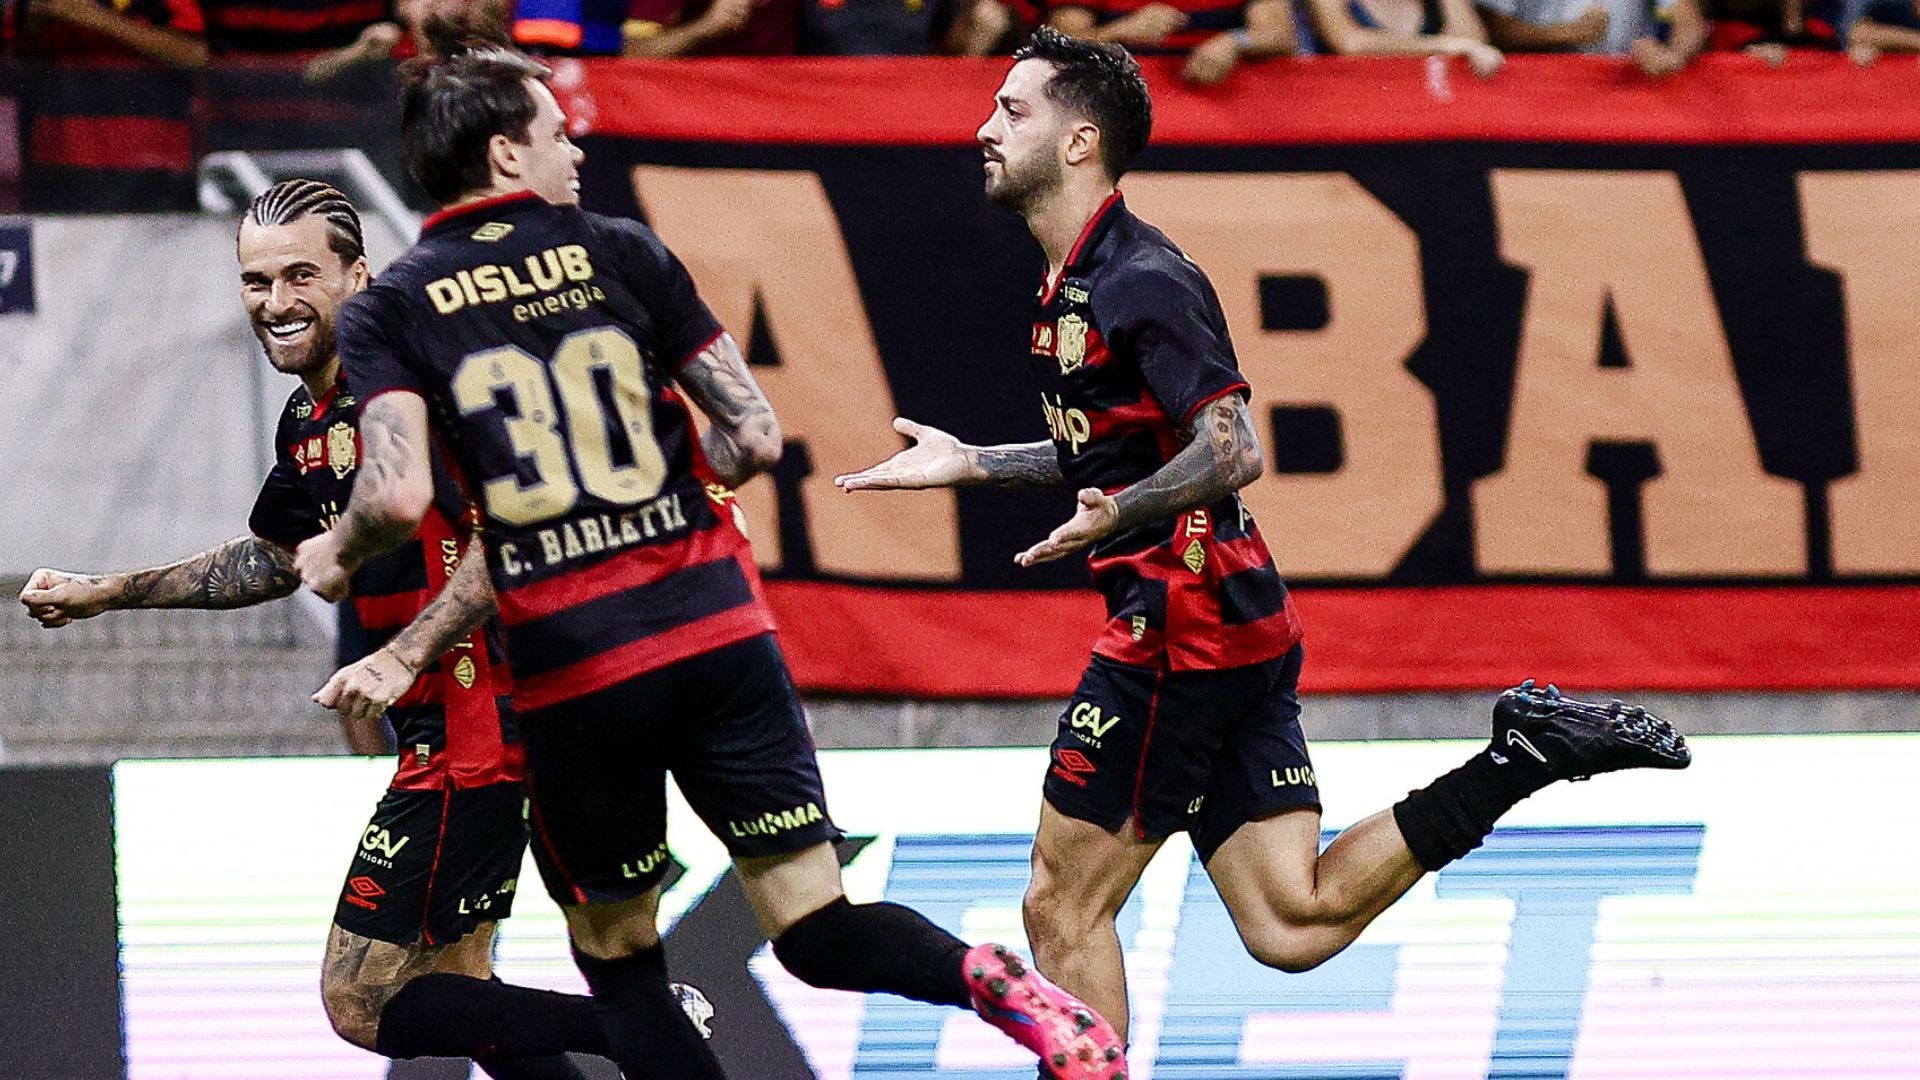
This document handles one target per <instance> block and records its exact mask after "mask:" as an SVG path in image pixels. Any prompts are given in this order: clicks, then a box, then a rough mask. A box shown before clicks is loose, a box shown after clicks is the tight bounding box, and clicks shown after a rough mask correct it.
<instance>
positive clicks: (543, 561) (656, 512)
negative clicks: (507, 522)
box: [499, 493, 687, 577]
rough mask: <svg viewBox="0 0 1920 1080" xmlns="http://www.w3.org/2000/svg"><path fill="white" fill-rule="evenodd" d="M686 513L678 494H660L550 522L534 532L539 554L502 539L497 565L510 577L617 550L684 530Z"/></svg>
mask: <svg viewBox="0 0 1920 1080" xmlns="http://www.w3.org/2000/svg"><path fill="white" fill-rule="evenodd" d="M686 528H687V515H686V514H685V513H684V512H683V511H682V510H681V508H680V496H679V495H678V494H677V493H676V494H672V495H662V496H660V497H659V498H657V499H655V500H653V501H652V502H646V503H641V504H640V505H639V506H636V507H634V508H633V509H631V510H623V511H621V512H620V513H617V514H595V515H593V516H591V517H581V518H575V519H574V520H572V521H563V522H561V523H560V524H558V525H550V526H548V527H547V528H544V529H541V530H540V531H539V532H537V533H535V534H534V539H535V541H536V542H538V543H539V545H540V554H539V555H538V556H537V559H538V562H536V561H535V559H536V556H534V555H532V554H523V553H522V551H521V548H520V545H518V544H515V543H513V542H512V541H502V542H501V543H500V545H499V552H500V569H502V570H504V571H506V572H507V573H508V574H509V575H511V576H513V577H519V576H520V575H521V574H525V573H527V572H529V571H531V570H535V569H543V568H547V567H553V566H559V565H560V564H562V563H565V562H568V561H570V560H573V559H581V558H585V557H586V556H589V555H598V554H600V553H602V552H605V551H617V550H619V549H620V548H623V547H630V546H632V545H634V544H638V543H643V542H645V541H648V540H653V539H656V538H658V537H661V536H671V535H673V534H674V533H678V532H684V531H685V530H686Z"/></svg>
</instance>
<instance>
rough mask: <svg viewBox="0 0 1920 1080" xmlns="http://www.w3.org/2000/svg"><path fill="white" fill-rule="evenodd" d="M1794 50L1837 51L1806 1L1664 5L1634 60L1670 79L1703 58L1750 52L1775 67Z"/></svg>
mask: <svg viewBox="0 0 1920 1080" xmlns="http://www.w3.org/2000/svg"><path fill="white" fill-rule="evenodd" d="M1789 46H1797V47H1802V48H1815V49H1837V48H1839V47H1840V38H1839V34H1838V33H1837V32H1836V31H1835V29H1834V27H1833V26H1832V24H1830V23H1828V22H1827V21H1825V20H1824V19H1822V18H1819V17H1811V18H1810V17H1808V14H1807V7H1806V2H1805V0H1661V2H1660V3H1658V4H1657V6H1656V7H1655V9H1654V22H1653V24H1652V26H1651V28H1650V32H1649V33H1647V34H1645V35H1644V36H1642V37H1641V38H1639V39H1638V40H1636V41H1635V42H1634V43H1633V59H1634V63H1636V64H1638V65H1639V67H1640V70H1641V71H1643V72H1646V74H1647V75H1649V76H1651V77H1653V78H1659V77H1661V76H1665V75H1671V74H1673V73H1674V72H1676V71H1679V70H1680V69H1681V68H1684V67H1686V66H1687V64H1688V63H1690V62H1691V61H1692V60H1693V58H1694V57H1696V56H1698V55H1700V54H1701V53H1703V52H1706V51H1708V50H1712V51H1714V52H1748V53H1751V54H1753V55H1755V56H1757V57H1759V58H1760V59H1762V60H1764V61H1766V62H1767V63H1768V64H1771V65H1773V66H1775V67H1778V66H1780V65H1781V64H1783V63H1785V62H1786V59H1787V49H1788V47H1789Z"/></svg>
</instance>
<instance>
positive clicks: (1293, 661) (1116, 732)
mask: <svg viewBox="0 0 1920 1080" xmlns="http://www.w3.org/2000/svg"><path fill="white" fill-rule="evenodd" d="M1301 656H1302V653H1301V649H1300V646H1298V645H1295V646H1294V647H1293V649H1292V651H1290V652H1288V653H1287V654H1286V655H1284V656H1279V657H1275V658H1274V659H1272V660H1268V661H1266V662H1264V663H1260V664H1250V665H1248V666H1246V667H1238V668H1222V669H1219V670H1214V671H1168V670H1166V669H1164V668H1145V667H1135V666H1133V665H1130V664H1121V663H1116V662H1115V661H1112V660H1109V659H1107V658H1106V657H1103V656H1095V657H1094V658H1093V662H1092V663H1091V664H1089V665H1088V667H1087V671H1086V674H1085V675H1083V676H1081V678H1080V686H1079V688H1078V689H1077V690H1075V691H1074V693H1073V699H1072V700H1071V701H1069V702H1068V703H1067V707H1066V710H1065V711H1064V712H1062V713H1061V714H1060V733H1059V734H1058V735H1056V736H1055V737H1054V740H1053V759H1052V761H1051V762H1049V764H1048V767H1047V780H1046V788H1045V791H1046V797H1047V802H1049V803H1051V804H1052V805H1053V807H1054V809H1056V810H1058V811H1060V812H1061V813H1063V814H1065V815H1067V816H1068V817H1071V818H1078V819H1080V820H1082V821H1089V822H1092V823H1093V824H1095V825H1098V826H1100V827H1101V828H1103V829H1107V830H1109V831H1112V830H1117V829H1119V828H1120V827H1121V826H1122V825H1129V824H1130V827H1131V828H1132V829H1133V830H1134V832H1135V835H1137V836H1139V837H1140V838H1142V839H1156V840H1157V839H1164V838H1166V837H1168V836H1171V835H1173V834H1174V833H1177V832H1185V833H1188V834H1190V835H1191V836H1192V838H1193V846H1194V850H1196V851H1198V852H1199V854H1200V858H1201V860H1202V861H1203V862H1204V861H1205V860H1207V859H1210V858H1212V857H1213V853H1214V852H1216V851H1218V850H1219V849H1220V845H1221V844H1224V843H1226V841H1227V838H1228V837H1229V836H1232V835H1233V833H1234V830H1236V829H1238V828H1239V827H1240V826H1242V825H1245V824H1246V823H1247V822H1250V821H1258V820H1260V819H1261V818H1267V817H1272V816H1273V815H1275V814H1278V813H1281V812H1283V811H1287V810H1293V809H1297V808H1299V807H1306V806H1310V807H1318V806H1319V805H1320V789H1319V787H1318V786H1317V785H1316V783H1315V781H1314V776H1313V763H1312V761H1311V760H1310V759H1309V758H1308V757H1307V740H1306V736H1305V734H1304V733H1302V732H1301V730H1300V697H1299V683H1300V661H1301Z"/></svg>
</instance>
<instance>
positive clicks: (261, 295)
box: [240, 214, 367, 376]
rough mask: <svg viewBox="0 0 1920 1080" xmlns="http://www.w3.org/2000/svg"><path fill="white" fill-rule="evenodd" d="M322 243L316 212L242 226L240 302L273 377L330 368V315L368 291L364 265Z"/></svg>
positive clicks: (323, 223) (323, 227)
mask: <svg viewBox="0 0 1920 1080" xmlns="http://www.w3.org/2000/svg"><path fill="white" fill-rule="evenodd" d="M327 241H328V226H327V219H326V218H324V217H322V216H320V215H318V214H308V215H305V216H303V217H298V218H295V219H293V220H292V221H289V222H287V223H286V224H284V225H258V224H255V223H254V222H253V221H251V220H248V221H246V222H244V223H243V224H242V225H241V226H240V299H241V301H242V302H243V303H244V304H245V305H246V308H247V318H248V320H249V321H250V322H251V323H252V324H253V334H254V336H255V337H257V338H259V339H260V345H261V347H262V348H264V349H265V350H266V352H267V362H268V363H270V364H272V365H273V367H274V370H276V371H280V372H284V373H286V374H288V375H303V376H304V375H311V374H313V373H315V372H318V371H320V370H321V369H323V368H324V367H326V365H327V364H329V363H331V362H332V361H333V358H334V352H335V345H334V337H333V320H334V316H335V315H336V314H337V313H338V312H339V310H340V305H341V304H343V303H346V301H347V298H348V297H350V296H352V295H353V294H355V293H357V292H359V291H360V290H362V289H364V288H366V287H367V261H366V260H365V259H355V260H353V261H352V262H347V261H346V260H344V259H342V258H341V257H340V255H339V253H337V252H335V251H334V250H333V248H331V247H330V246H328V242H327Z"/></svg>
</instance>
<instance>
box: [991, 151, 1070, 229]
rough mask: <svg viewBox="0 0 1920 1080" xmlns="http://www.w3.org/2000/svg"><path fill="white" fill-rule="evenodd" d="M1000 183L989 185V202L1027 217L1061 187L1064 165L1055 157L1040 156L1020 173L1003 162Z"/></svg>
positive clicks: (1024, 164)
mask: <svg viewBox="0 0 1920 1080" xmlns="http://www.w3.org/2000/svg"><path fill="white" fill-rule="evenodd" d="M999 161H1000V179H999V180H998V181H994V180H988V181H987V198H989V199H992V200H993V201H994V202H996V203H999V204H1000V205H1001V206H1004V207H1006V208H1007V209H1009V210H1011V211H1013V212H1014V213H1016V214H1021V215H1024V214H1026V212H1027V211H1028V210H1030V209H1031V208H1032V207H1034V206H1035V205H1036V204H1038V203H1039V202H1040V201H1041V200H1042V199H1044V198H1046V197H1047V196H1048V195H1051V194H1053V192H1054V191H1055V190H1056V189H1057V188H1059V186H1060V178H1061V170H1060V162H1059V160H1058V159H1057V158H1055V157H1053V156H1052V155H1051V154H1043V155H1038V156H1036V157H1034V158H1033V159H1031V160H1030V161H1027V162H1024V163H1022V164H1021V165H1020V166H1019V167H1018V168H1017V169H1016V168H1015V167H1014V164H1013V162H1012V161H1010V160H1008V159H1006V158H1000V159H999Z"/></svg>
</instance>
